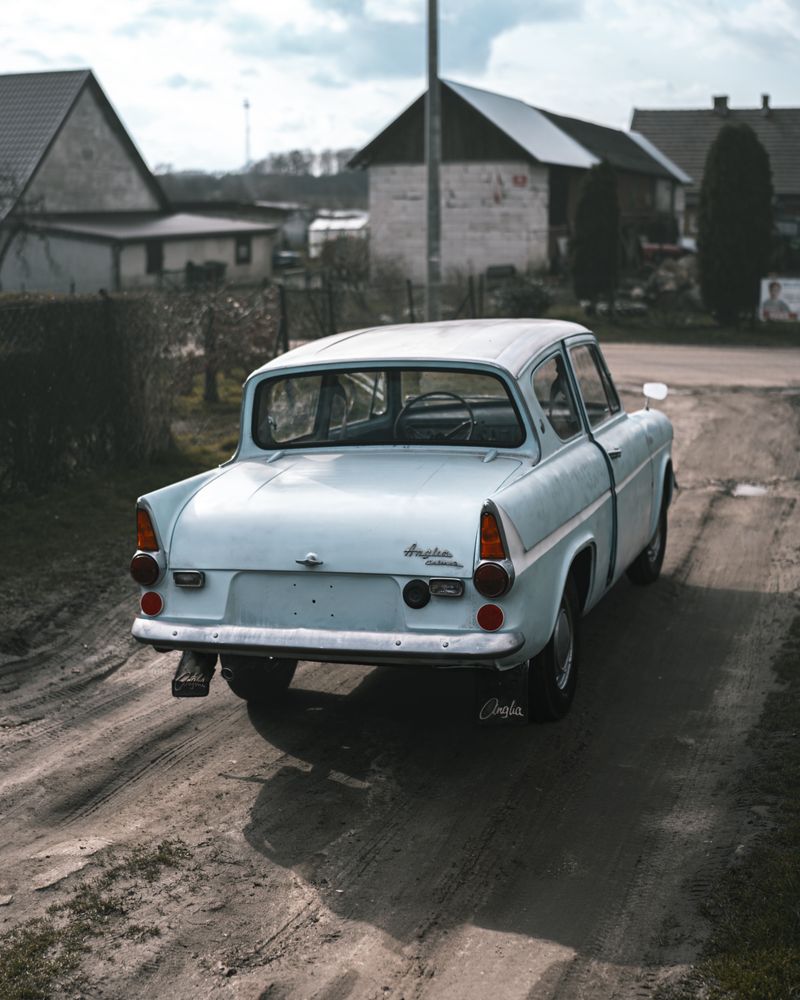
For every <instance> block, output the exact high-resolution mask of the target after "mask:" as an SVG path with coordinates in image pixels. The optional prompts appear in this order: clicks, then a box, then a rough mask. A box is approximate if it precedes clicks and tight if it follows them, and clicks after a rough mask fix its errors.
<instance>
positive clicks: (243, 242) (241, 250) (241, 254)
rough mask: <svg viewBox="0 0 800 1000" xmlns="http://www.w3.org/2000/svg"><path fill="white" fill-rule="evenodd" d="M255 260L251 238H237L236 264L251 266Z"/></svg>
mask: <svg viewBox="0 0 800 1000" xmlns="http://www.w3.org/2000/svg"><path fill="white" fill-rule="evenodd" d="M252 259H253V245H252V240H251V238H250V237H249V236H237V237H236V263H237V264H249V263H250V262H251V261H252Z"/></svg>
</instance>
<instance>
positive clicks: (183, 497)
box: [136, 467, 227, 552]
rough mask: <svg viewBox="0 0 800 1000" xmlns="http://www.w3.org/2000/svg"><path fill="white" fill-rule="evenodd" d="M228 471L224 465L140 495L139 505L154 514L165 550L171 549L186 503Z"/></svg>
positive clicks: (157, 530) (160, 540) (157, 532)
mask: <svg viewBox="0 0 800 1000" xmlns="http://www.w3.org/2000/svg"><path fill="white" fill-rule="evenodd" d="M226 471H227V469H225V468H222V467H220V468H216V469H210V470H209V471H208V472H201V473H200V474H199V475H197V476H191V477H190V478H189V479H182V480H181V481H180V482H177V483H172V484H171V485H170V486H164V487H163V488H162V489H160V490H153V492H152V493H146V494H145V495H144V496H141V497H139V499H138V500H137V501H136V503H137V506H140V507H145V508H146V509H147V510H148V511H149V512H150V514H152V517H153V522H154V527H155V530H156V536H157V538H158V540H159V543H160V544H161V546H162V547H163V549H164V550H165V551H167V552H168V551H169V547H170V543H171V541H172V532H173V530H174V528H175V524H176V522H177V520H178V518H179V516H180V513H181V511H182V510H183V508H184V507H185V506H186V504H187V503H188V502H189V501H190V500H191V499H192V497H193V496H195V494H196V493H198V492H199V491H200V490H201V489H202V488H203V487H204V486H206V485H207V484H208V483H210V482H212V481H213V480H214V479H217V478H218V477H219V476H223V475H225V473H226Z"/></svg>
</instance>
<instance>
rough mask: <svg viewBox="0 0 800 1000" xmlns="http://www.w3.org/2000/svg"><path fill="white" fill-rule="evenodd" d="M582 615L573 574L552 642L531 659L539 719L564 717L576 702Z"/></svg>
mask: <svg viewBox="0 0 800 1000" xmlns="http://www.w3.org/2000/svg"><path fill="white" fill-rule="evenodd" d="M579 618H580V611H579V607H578V593H577V590H576V588H575V583H574V581H573V579H572V577H569V578H568V580H567V585H566V587H565V588H564V593H563V594H562V595H561V601H560V603H559V606H558V614H557V615H556V624H555V627H554V628H553V634H552V635H551V636H550V641H549V642H548V643H547V645H546V646H545V647H544V649H543V650H542V651H541V653H539V654H538V655H537V656H534V657H533V658H532V659H531V661H530V673H529V676H528V691H529V699H530V701H529V705H530V715H531V718H532V719H533V720H534V721H535V722H550V721H554V720H556V719H562V718H563V717H564V716H565V715H566V714H567V712H568V711H569V709H570V706H571V705H572V700H573V698H574V697H575V689H576V687H577V683H578V662H579V659H580V642H579V638H580V637H579V633H578V622H579Z"/></svg>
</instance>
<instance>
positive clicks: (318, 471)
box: [131, 320, 674, 720]
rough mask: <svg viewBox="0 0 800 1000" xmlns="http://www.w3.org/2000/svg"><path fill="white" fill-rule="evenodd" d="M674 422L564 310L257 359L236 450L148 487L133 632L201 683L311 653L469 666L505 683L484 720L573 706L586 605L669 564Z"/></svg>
mask: <svg viewBox="0 0 800 1000" xmlns="http://www.w3.org/2000/svg"><path fill="white" fill-rule="evenodd" d="M645 393H646V395H648V396H650V397H652V398H658V399H663V398H664V396H665V395H666V386H663V385H662V384H660V383H652V384H650V385H649V386H645ZM671 442H672V426H671V424H670V422H669V420H668V419H667V418H666V417H665V416H664V415H663V414H662V413H659V412H657V411H655V410H653V409H650V408H649V402H648V405H647V407H645V408H644V409H641V410H638V411H637V412H635V413H631V414H629V413H626V412H625V410H624V409H623V407H622V405H621V403H620V400H619V396H618V395H617V391H616V389H615V388H614V384H613V382H612V380H611V377H610V375H609V373H608V369H607V367H606V364H605V361H604V360H603V356H602V354H601V352H600V349H599V347H598V345H597V342H596V340H595V338H594V337H593V335H592V334H591V333H590V332H589V331H588V330H587V329H585V328H583V327H582V326H579V325H576V324H573V323H564V322H554V321H548V320H474V321H466V322H461V321H455V322H442V323H436V324H414V325H402V326H388V327H378V328H373V329H367V330H357V331H351V332H349V333H343V334H339V335H336V336H333V337H327V338H325V339H323V340H317V341H314V342H312V343H308V344H306V345H304V346H302V347H299V348H297V349H296V350H293V351H290V352H289V353H288V354H284V355H283V356H282V357H279V358H276V359H275V360H274V361H271V362H270V363H269V364H267V365H265V366H264V367H263V368H259V369H258V370H257V371H256V372H254V373H253V374H252V375H251V376H250V377H249V378H248V379H247V381H246V383H245V386H244V396H243V402H242V412H241V431H240V439H239V445H238V449H237V451H236V454H235V455H234V456H233V458H232V459H231V460H230V461H229V462H226V463H225V464H224V465H222V466H220V467H219V468H217V469H213V470H211V471H209V472H206V473H204V474H202V475H199V476H195V477H194V478H192V479H187V480H185V481H183V482H179V483H176V484H174V485H172V486H168V487H166V488H164V489H161V490H157V491H155V492H153V493H150V494H148V495H146V496H143V497H141V498H140V499H139V501H138V506H137V527H138V539H137V544H138V548H137V552H136V554H135V555H134V557H133V561H132V565H131V572H132V575H133V578H134V580H136V582H137V583H139V584H140V585H141V588H142V592H141V599H140V611H139V614H138V616H137V617H136V619H135V622H134V625H133V635H134V636H135V638H136V639H138V640H139V641H140V642H143V643H149V644H150V645H152V646H153V647H155V648H156V649H158V650H183V651H184V656H183V657H182V659H181V663H180V665H179V667H178V670H177V672H176V674H175V677H174V679H173V693H174V694H176V695H184V696H187V695H202V694H207V693H208V688H209V682H210V680H211V676H212V674H213V673H214V668H215V664H216V661H217V657H219V659H220V661H221V667H222V669H221V672H222V676H223V677H224V678H225V679H226V680H227V682H228V684H229V685H230V687H231V689H232V690H233V691H234V692H235V693H236V694H237V695H239V696H240V697H242V698H245V699H247V700H248V701H253V702H264V701H270V700H271V699H273V698H275V697H276V696H277V695H278V694H280V693H281V692H282V691H284V690H285V689H286V688H287V687H288V685H289V684H290V682H291V679H292V676H293V674H294V670H295V667H296V664H297V661H298V660H313V661H320V662H329V661H344V662H348V663H360V664H374V665H378V664H397V665H398V666H403V665H426V666H430V667H472V668H480V670H481V671H482V672H483V674H482V676H483V677H484V678H486V679H487V680H489V682H490V685H491V684H495V683H496V689H492V688H491V686H490V689H489V694H490V695H491V696H490V697H487V698H485V699H484V700H483V701H482V702H481V703H480V707H479V715H480V718H481V719H484V720H486V719H491V718H492V717H504V718H508V717H510V716H511V717H514V716H518V717H520V718H527V717H528V714H529V713H530V716H531V717H533V718H536V719H539V720H544V719H555V718H560V717H561V716H563V715H564V714H565V712H567V710H568V709H569V707H570V704H571V702H572V699H573V696H574V693H575V685H576V680H577V676H578V664H579V642H578V625H579V619H580V617H581V616H582V615H583V614H585V613H586V612H587V611H589V609H590V608H592V607H593V606H594V605H595V604H596V603H597V602H598V601H599V600H600V598H601V597H602V596H603V594H605V593H606V591H607V590H608V589H609V588H610V587H611V586H613V584H614V582H615V581H616V580H617V579H618V578H619V577H620V576H621V575H622V574H623V573H625V572H626V571H627V573H628V576H629V577H630V578H631V579H632V580H633V581H634V582H636V583H641V584H645V583H651V582H652V581H654V580H655V579H656V578H657V577H658V575H659V572H660V569H661V564H662V561H663V558H664V548H665V545H666V538H667V508H668V506H669V504H670V500H671V498H672V494H673V487H674V476H673V470H672V461H671V455H670V449H671ZM504 678H505V679H508V680H509V685H504V684H503V679H504ZM409 682H410V683H411V681H409ZM484 690H486V689H484ZM493 690H494V694H492V691H493ZM508 691H511V692H512V695H513V696H511V697H506V696H504V692H506V693H507V692H508ZM504 697H505V700H504Z"/></svg>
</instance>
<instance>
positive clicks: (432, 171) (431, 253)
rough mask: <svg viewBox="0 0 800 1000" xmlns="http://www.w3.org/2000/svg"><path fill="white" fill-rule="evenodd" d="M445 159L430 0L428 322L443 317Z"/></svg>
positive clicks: (434, 12) (436, 35)
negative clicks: (442, 175)
mask: <svg viewBox="0 0 800 1000" xmlns="http://www.w3.org/2000/svg"><path fill="white" fill-rule="evenodd" d="M441 160H442V98H441V88H440V86H439V14H438V10H437V0H428V94H427V98H426V101H425V164H426V166H427V172H428V226H427V232H428V255H427V256H428V270H427V283H426V286H425V319H427V320H428V321H429V322H430V321H431V320H438V319H439V318H440V315H441V314H440V304H439V292H440V286H441V281H442V256H441V242H442V239H441V236H442V220H441V205H440V200H439V164H440V163H441Z"/></svg>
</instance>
